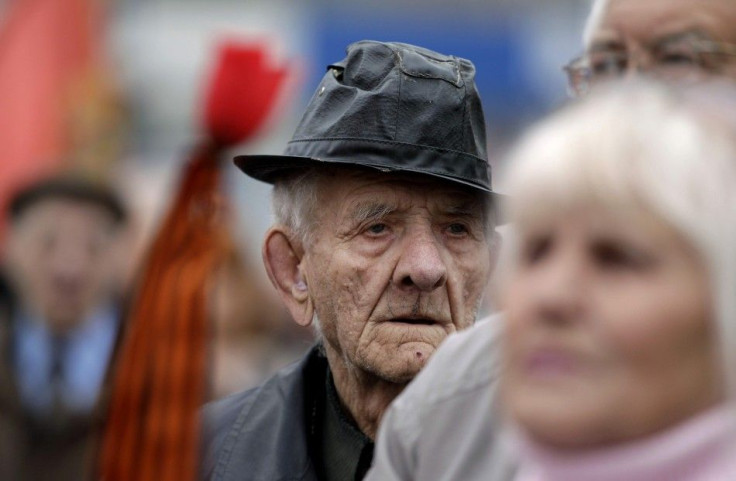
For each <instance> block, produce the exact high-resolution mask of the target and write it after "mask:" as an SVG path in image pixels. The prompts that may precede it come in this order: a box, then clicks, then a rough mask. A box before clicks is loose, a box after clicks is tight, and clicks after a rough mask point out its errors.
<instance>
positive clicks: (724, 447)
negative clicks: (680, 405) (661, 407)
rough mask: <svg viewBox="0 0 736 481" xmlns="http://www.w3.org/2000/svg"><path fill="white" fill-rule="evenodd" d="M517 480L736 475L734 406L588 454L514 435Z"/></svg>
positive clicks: (680, 480)
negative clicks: (518, 466)
mask: <svg viewBox="0 0 736 481" xmlns="http://www.w3.org/2000/svg"><path fill="white" fill-rule="evenodd" d="M512 437H513V439H514V440H515V444H516V445H517V448H518V450H519V454H520V457H521V460H522V466H523V468H522V471H521V472H520V474H519V477H518V480H519V481H620V480H622V479H626V480H628V481H664V480H667V481H695V480H697V481H705V480H709V481H710V480H722V479H736V460H735V459H734V457H733V453H734V452H736V409H735V408H734V407H733V406H730V405H729V406H721V407H718V408H715V409H711V410H709V411H707V412H704V413H702V414H700V415H698V416H695V417H693V418H691V419H689V420H687V421H685V422H683V423H680V424H679V425H677V426H675V427H673V428H671V429H668V430H666V431H664V432H661V433H658V434H655V435H652V436H649V437H647V438H645V439H642V440H637V441H634V442H631V443H626V444H622V445H617V446H614V447H609V448H602V449H595V450H591V451H586V452H584V453H579V454H577V453H569V452H561V451H557V450H553V449H550V448H548V447H544V446H541V445H540V444H538V443H535V442H534V441H532V440H531V439H529V437H528V436H525V435H524V434H523V433H521V432H519V431H515V432H514V433H513V435H512Z"/></svg>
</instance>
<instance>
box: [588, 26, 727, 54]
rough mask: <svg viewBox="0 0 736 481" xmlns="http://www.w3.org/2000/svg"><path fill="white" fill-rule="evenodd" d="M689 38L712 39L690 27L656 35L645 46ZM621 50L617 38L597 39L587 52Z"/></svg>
mask: <svg viewBox="0 0 736 481" xmlns="http://www.w3.org/2000/svg"><path fill="white" fill-rule="evenodd" d="M689 39H695V40H713V38H712V37H711V35H710V34H708V33H707V32H705V31H703V30H702V29H699V28H691V29H687V30H683V31H680V32H676V33H671V34H667V35H663V36H661V37H657V38H655V39H653V40H651V41H650V42H648V44H647V45H646V47H647V48H650V49H662V48H663V47H667V46H669V45H672V44H676V43H678V42H682V41H683V40H689ZM612 50H613V51H622V50H626V46H625V45H624V44H623V43H622V42H621V41H620V40H618V39H605V40H598V41H595V40H594V41H593V42H592V44H591V46H590V48H588V53H596V52H607V51H612Z"/></svg>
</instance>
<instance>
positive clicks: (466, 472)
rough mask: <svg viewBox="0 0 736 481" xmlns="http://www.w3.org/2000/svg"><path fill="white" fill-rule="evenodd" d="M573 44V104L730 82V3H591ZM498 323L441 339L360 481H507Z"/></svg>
mask: <svg viewBox="0 0 736 481" xmlns="http://www.w3.org/2000/svg"><path fill="white" fill-rule="evenodd" d="M583 40H584V48H585V50H584V53H583V54H582V55H581V56H580V57H578V58H576V59H574V60H573V61H571V62H570V63H569V64H568V65H566V66H565V67H564V70H565V72H566V73H567V75H568V80H569V89H570V93H571V94H572V95H573V96H582V95H585V94H586V93H588V92H589V91H590V90H591V89H592V88H594V87H596V86H598V85H599V84H604V83H606V82H607V81H609V80H614V79H620V78H623V77H627V76H631V77H633V76H635V75H644V76H647V77H651V78H654V79H657V80H661V81H664V82H668V83H676V84H686V85H687V84H694V83H698V82H702V81H708V80H718V79H730V80H736V0H594V2H593V7H592V10H591V13H590V16H589V17H588V21H587V23H586V27H585V31H584V35H583ZM498 324H499V323H498V322H493V321H491V322H487V321H481V322H479V323H477V324H476V325H475V326H474V327H472V328H471V329H468V330H466V331H464V332H462V333H459V334H457V335H454V336H451V337H450V339H448V340H447V341H446V342H445V343H444V344H443V345H442V347H441V348H440V349H439V350H438V352H437V353H436V354H435V355H434V357H433V358H432V360H431V362H429V363H428V364H427V366H426V367H425V368H424V370H423V371H422V373H421V375H420V376H418V378H417V380H416V381H415V382H413V383H412V384H410V385H409V386H408V387H407V388H406V389H405V390H404V392H403V393H402V394H401V395H400V396H399V397H398V398H397V399H396V400H395V401H394V403H393V404H392V405H391V407H390V408H389V409H388V411H387V412H386V413H385V415H384V417H383V421H382V425H381V429H380V431H379V435H378V440H377V443H376V451H375V457H374V463H373V467H372V469H371V471H370V472H369V473H368V477H367V478H366V480H367V481H399V480H401V481H408V480H421V479H432V480H435V481H440V480H447V481H449V480H457V479H463V480H471V479H484V480H486V481H488V480H490V481H505V480H511V479H515V474H514V464H515V463H514V459H513V455H512V454H510V453H509V452H508V450H507V449H506V447H505V445H504V444H503V442H501V441H500V437H499V433H500V431H501V420H500V419H499V416H498V415H497V414H495V413H497V409H498V400H497V396H496V381H497V379H498V372H499V360H498V352H499V347H500V345H499V339H498V330H497V328H496V327H494V326H497V325H498ZM494 409H495V410H496V411H494Z"/></svg>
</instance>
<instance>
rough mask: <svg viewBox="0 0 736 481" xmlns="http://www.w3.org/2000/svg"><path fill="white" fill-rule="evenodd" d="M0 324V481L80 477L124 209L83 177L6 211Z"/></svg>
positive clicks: (99, 391) (86, 462) (110, 318)
mask: <svg viewBox="0 0 736 481" xmlns="http://www.w3.org/2000/svg"><path fill="white" fill-rule="evenodd" d="M8 217H9V219H10V220H9V227H8V230H7V237H6V245H5V253H4V259H3V270H2V277H3V281H4V282H5V283H6V285H7V288H6V289H5V290H4V291H5V296H4V299H3V314H4V317H3V319H2V320H1V321H0V322H1V324H0V343H1V344H0V345H1V346H2V348H1V351H0V352H2V362H0V373H1V374H0V474H1V476H0V477H1V478H2V479H14V480H25V479H28V480H34V481H35V480H51V479H53V480H82V479H87V477H88V475H89V469H90V468H91V463H92V459H93V458H92V456H93V454H94V450H95V449H96V438H97V435H98V429H99V428H100V425H101V419H102V413H101V408H102V404H104V397H105V396H104V394H103V392H104V390H103V386H104V384H105V377H106V373H107V369H108V364H109V362H110V360H111V358H112V355H113V351H114V347H115V343H116V339H117V336H118V332H119V327H120V317H121V313H120V303H119V301H120V294H121V293H120V287H121V285H120V282H121V279H119V278H118V274H119V272H121V270H122V266H123V263H124V262H125V261H126V258H125V255H124V254H125V252H124V250H123V249H124V245H125V243H124V242H123V239H124V233H125V226H126V210H125V207H124V206H123V204H122V202H121V200H120V199H119V198H118V196H117V195H116V194H115V193H114V192H113V191H112V190H110V189H109V188H107V187H105V186H102V185H100V184H97V183H93V182H91V181H88V180H85V179H83V178H81V177H73V176H63V177H54V178H50V179H45V180H42V181H39V182H37V183H34V184H32V185H30V186H28V187H27V188H25V189H24V190H22V191H20V192H19V193H18V194H16V195H15V197H14V198H13V199H12V200H11V202H10V204H9V213H8Z"/></svg>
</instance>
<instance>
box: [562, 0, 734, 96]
mask: <svg viewBox="0 0 736 481" xmlns="http://www.w3.org/2000/svg"><path fill="white" fill-rule="evenodd" d="M584 44H585V52H584V53H583V55H581V56H580V57H578V58H576V59H574V60H573V61H571V62H570V63H569V64H568V65H567V66H565V71H566V72H567V75H568V80H569V87H570V90H571V92H572V93H573V94H574V95H582V94H585V93H586V92H588V91H589V90H590V89H591V88H592V87H594V86H595V85H598V84H600V83H604V82H605V81H607V80H611V79H616V78H620V77H623V76H630V75H634V74H639V73H643V74H646V75H649V76H651V77H653V78H656V79H658V80H662V81H666V82H676V83H694V82H698V81H702V80H706V79H712V78H714V77H724V78H730V79H733V80H736V2H734V1H733V0H647V1H642V0H596V2H595V3H594V5H593V10H592V12H591V15H590V17H589V19H588V23H587V25H586V29H585V33H584Z"/></svg>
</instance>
